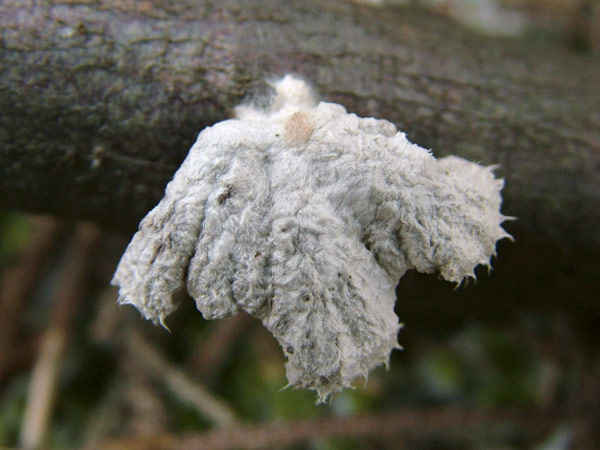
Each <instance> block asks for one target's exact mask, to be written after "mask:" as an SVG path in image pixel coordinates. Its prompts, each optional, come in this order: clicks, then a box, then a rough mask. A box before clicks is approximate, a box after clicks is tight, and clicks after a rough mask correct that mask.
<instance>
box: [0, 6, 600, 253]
mask: <svg viewBox="0 0 600 450" xmlns="http://www.w3.org/2000/svg"><path fill="white" fill-rule="evenodd" d="M0 26H1V28H2V34H1V40H0V143H1V144H0V207H3V208H18V209H22V210H28V211H36V212H50V213H54V214H59V215H62V216H70V217H76V218H92V219H95V220H98V221H100V222H103V223H105V224H108V225H110V226H112V227H113V228H120V229H124V230H131V229H133V227H135V225H136V224H137V222H138V221H139V219H140V218H141V217H142V216H143V215H144V214H145V213H146V212H147V211H148V210H149V209H151V208H152V207H153V206H154V205H155V204H156V203H157V201H158V200H159V199H160V198H161V197H162V194H163V189H164V186H165V184H166V182H167V181H168V180H169V179H170V178H171V176H172V174H173V173H174V171H175V170H176V169H177V167H178V166H179V164H180V162H181V161H182V160H183V158H184V157H185V155H186V153H187V150H188V149H189V147H190V146H191V144H192V143H193V141H194V140H195V137H196V135H197V133H198V132H199V131H200V130H202V129H203V128H204V127H205V126H207V125H210V124H212V123H214V122H216V121H220V120H223V119H225V118H227V117H228V116H229V114H230V111H231V108H232V107H233V106H235V105H236V104H238V103H239V102H240V101H241V100H242V99H243V98H244V97H245V96H247V95H248V94H249V93H250V94H251V93H256V92H257V91H260V90H261V89H263V88H264V83H263V82H262V81H261V80H264V79H265V77H268V76H278V75H283V74H285V73H287V72H293V73H296V74H299V75H301V76H303V77H304V78H306V79H307V80H308V81H310V82H311V83H314V85H315V86H316V88H317V90H318V91H319V92H320V93H321V94H322V97H323V98H324V99H325V100H329V101H335V102H338V103H341V104H343V105H345V106H346V108H347V109H348V110H349V111H352V112H356V113H357V114H359V115H362V116H374V117H380V118H386V119H388V120H390V121H392V122H394V123H395V124H396V125H397V126H398V128H399V129H401V130H404V131H406V133H407V135H408V138H409V139H410V140H411V141H413V142H415V143H418V144H419V145H421V146H425V147H428V148H431V149H432V150H433V152H434V153H435V154H436V156H444V155H447V154H457V155H460V156H464V157H466V158H469V159H471V160H477V161H480V162H483V163H485V164H500V165H501V168H500V169H499V173H500V174H501V175H503V176H504V177H505V178H506V188H505V190H504V198H505V205H504V207H503V212H505V214H509V215H514V216H517V217H518V218H519V220H518V222H516V223H514V224H511V227H510V228H511V231H513V232H517V233H523V232H524V233H527V234H528V235H532V236H538V237H541V238H543V239H551V240H553V241H555V242H560V243H561V245H564V246H572V245H582V244H583V245H584V246H586V247H588V248H591V249H596V250H597V249H600V227H599V226H598V225H599V224H600V220H599V219H600V131H599V130H600V62H599V61H598V60H597V59H593V56H592V55H583V54H573V53H570V52H569V51H568V50H567V49H561V48H553V47H549V46H544V45H542V44H536V43H532V42H526V41H522V40H508V39H498V38H491V37H485V36H482V35H477V34H474V33H472V32H468V31H464V30H462V29H461V28H460V27H458V26H456V25H454V24H453V23H451V22H449V21H447V20H446V19H444V18H441V17H439V16H436V15H433V14H431V13H427V12H425V11H421V10H416V9H411V8H385V9H380V8H375V7H371V6H367V5H356V4H352V3H350V2H346V1H329V2H317V1H314V2H310V1H301V2H300V1H297V2H294V1H292V2H283V1H277V0H268V1H258V0H250V1H244V2H240V1H232V0H229V1H222V2H210V1H192V0H178V1H175V2H173V1H171V0H158V1H153V2H127V1H117V0H113V1H110V0H99V1H89V0H87V1H77V2H68V1H60V0H52V1H42V2H39V1H33V0H5V1H3V2H2V3H1V4H0Z"/></svg>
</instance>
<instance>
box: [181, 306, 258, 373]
mask: <svg viewBox="0 0 600 450" xmlns="http://www.w3.org/2000/svg"><path fill="white" fill-rule="evenodd" d="M251 325H252V318H251V317H250V316H249V315H247V314H244V313H239V314H236V315H234V316H232V317H228V318H226V319H223V320H219V321H217V322H215V323H212V324H211V329H210V331H209V334H208V335H207V336H206V337H205V338H204V339H202V341H201V342H200V345H199V346H198V348H197V349H195V350H194V353H193V355H192V356H191V358H190V365H191V367H193V370H194V372H195V373H196V374H197V375H199V376H201V377H202V378H203V379H204V380H210V379H211V378H213V376H214V375H215V374H216V373H217V372H218V371H219V369H220V368H221V366H222V365H223V363H224V361H225V358H226V356H227V354H228V353H229V351H230V350H231V347H232V346H233V345H234V344H235V343H236V341H237V340H238V339H239V338H240V337H241V336H242V334H243V333H244V332H245V331H246V330H247V329H248V328H249V327H250V326H251Z"/></svg>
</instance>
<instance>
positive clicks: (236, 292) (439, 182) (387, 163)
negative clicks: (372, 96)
mask: <svg viewBox="0 0 600 450" xmlns="http://www.w3.org/2000/svg"><path fill="white" fill-rule="evenodd" d="M273 87H274V89H275V93H276V94H275V97H274V100H273V102H272V103H271V105H270V106H269V107H268V108H266V109H259V108H256V107H253V106H248V105H242V106H239V107H238V108H236V119H232V120H226V121H223V122H220V123H217V124H216V125H214V126H212V127H209V128H207V129H205V130H204V131H202V132H201V133H200V135H199V136H198V140H197V141H196V143H195V144H194V145H193V146H192V148H191V150H190V152H189V154H188V156H187V158H186V160H185V161H184V163H183V164H182V166H181V167H180V168H179V170H178V171H177V173H176V174H175V176H174V178H173V180H172V181H171V182H170V183H169V185H168V186H167V188H166V192H165V196H164V198H163V199H162V200H161V201H160V203H159V204H158V205H157V206H156V207H155V208H154V209H153V210H152V211H150V212H149V213H148V215H147V216H146V217H145V218H144V219H143V220H142V222H141V223H140V227H139V231H138V232H137V233H136V235H135V236H134V237H133V239H132V241H131V243H130V244H129V246H128V248H127V250H126V251H125V253H124V255H123V257H122V259H121V262H120V263H119V266H118V268H117V270H116V273H115V275H114V278H113V280H112V284H114V285H118V286H120V292H119V295H120V303H122V304H132V305H134V306H136V307H137V308H138V309H139V310H140V311H141V312H142V314H143V315H144V316H145V317H146V318H147V319H150V320H153V321H154V322H155V323H156V322H159V323H161V324H164V319H165V317H166V316H167V315H169V314H170V313H171V312H173V310H175V308H176V304H175V302H174V300H173V294H175V293H176V292H177V291H179V290H181V289H182V288H183V287H184V285H185V287H186V288H187V291H188V292H189V294H190V295H191V296H192V297H193V298H194V299H195V301H196V304H197V307H198V309H199V310H200V311H201V312H202V314H203V316H204V317H205V318H206V319H218V318H223V317H226V316H229V315H231V314H235V313H236V312H238V311H240V310H243V311H246V312H248V313H250V314H252V315H254V316H256V317H258V318H260V319H261V320H262V322H263V324H264V325H265V326H266V327H267V328H268V329H269V331H271V333H273V335H274V336H275V338H277V340H278V341H279V344H280V345H281V347H282V349H283V352H284V354H285V356H286V357H287V359H288V362H287V363H286V369H287V377H288V380H289V383H290V385H293V386H302V387H305V388H309V389H313V390H316V391H317V393H318V398H319V400H321V401H324V400H326V399H327V398H328V397H329V396H330V395H331V394H335V393H337V392H339V391H340V390H342V388H343V387H347V386H350V384H351V383H352V381H353V380H354V379H355V378H357V377H359V376H364V377H366V376H367V374H368V373H369V371H370V370H372V369H373V368H374V367H376V366H377V365H379V364H381V363H385V364H387V363H388V361H389V356H390V353H391V350H392V349H394V348H397V347H398V344H397V333H398V330H399V329H400V324H399V322H398V318H397V316H396V315H395V313H394V303H395V301H396V295H395V286H396V284H397V282H398V280H399V278H400V277H402V275H403V274H404V273H405V272H406V271H407V270H409V269H416V270H418V271H420V272H427V273H430V272H434V271H439V272H440V274H441V275H442V277H444V278H445V279H446V280H448V281H452V282H456V283H460V282H461V281H462V280H463V279H464V278H465V277H474V276H475V275H474V268H475V267H476V266H477V265H479V264H483V265H489V263H490V257H491V256H492V255H493V254H494V252H495V246H496V241H498V240H499V239H502V238H504V237H509V235H508V234H507V233H506V232H505V231H504V230H503V229H502V227H501V225H500V224H501V223H502V222H503V221H504V220H505V219H507V217H505V216H503V215H502V214H501V213H500V204H501V201H502V200H501V196H500V191H501V189H502V186H503V181H502V180H499V179H496V178H495V177H494V175H493V173H492V168H486V167H482V166H480V165H478V164H475V163H471V162H468V161H466V160H464V159H462V158H458V157H455V156H449V157H446V158H441V159H436V158H434V157H433V156H432V155H431V153H430V152H429V151H428V150H426V149H424V148H421V147H419V146H417V145H415V144H412V143H410V142H409V141H408V140H407V139H406V137H405V134H404V133H402V132H398V131H397V129H396V127H395V126H394V125H393V124H392V123H390V122H388V121H386V120H378V119H373V118H360V117H358V116H356V115H355V114H349V113H347V112H346V110H345V109H344V107H343V106H341V105H338V104H334V103H326V102H320V103H318V102H317V101H316V99H315V96H314V94H313V93H312V90H311V89H310V87H309V85H308V84H306V83H305V82H304V81H302V80H300V79H298V78H295V77H292V76H290V75H287V76H285V77H284V78H283V79H281V80H279V81H277V82H275V83H274V85H273ZM186 274H187V275H186Z"/></svg>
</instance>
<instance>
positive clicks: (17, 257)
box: [0, 0, 600, 450]
mask: <svg viewBox="0 0 600 450" xmlns="http://www.w3.org/2000/svg"><path fill="white" fill-rule="evenodd" d="M366 2H367V1H366V0H364V1H363V3H366ZM393 2H394V1H393V0H390V1H389V2H386V1H385V0H382V1H370V2H368V3H375V4H383V3H393ZM396 3H398V1H396ZM400 3H414V4H420V5H421V6H423V7H427V8H431V10H432V13H435V14H446V15H448V16H449V17H451V18H452V19H453V20H456V21H458V22H460V23H462V24H463V25H464V26H467V27H469V28H472V29H475V30H477V32H481V33H490V34H496V35H497V34H501V35H503V36H520V37H523V36H524V37H525V38H526V39H531V40H547V41H550V42H553V43H556V44H558V45H562V46H565V47H567V48H570V49H571V50H572V51H574V52H587V53H597V52H598V50H599V49H600V7H599V6H598V3H597V2H595V1H592V0H589V1H585V0H497V1H493V0H481V1H475V0H462V1H461V0H421V1H418V0H413V1H412V2H411V1H409V0H406V1H404V2H400ZM507 228H509V231H510V224H509V225H508V227H507ZM129 238H130V236H125V235H118V234H115V233H111V232H108V231H106V230H102V229H100V228H99V227H97V226H96V225H94V224H91V223H72V222H66V221H63V220H61V219H59V218H55V217H48V216H31V215H26V214H22V213H19V212H13V211H2V212H0V270H1V274H2V275H1V284H0V446H3V447H2V448H37V447H40V446H41V447H43V448H48V449H63V448H84V449H96V448H121V449H136V448H140V449H141V448H164V449H175V448H178V449H179V448H181V449H187V448H189V449H192V448H194V449H199V448H211V449H219V448H221V449H225V448H290V449H315V450H342V449H357V448H361V449H382V448H383V449H385V448H390V449H396V448H410V449H413V448H414V449H464V448H469V449H513V448H514V449H521V448H535V449H539V450H560V449H568V448H582V449H593V448H600V447H599V446H598V443H599V442H600V432H599V430H600V419H599V418H600V377H599V374H600V370H599V369H600V362H599V361H600V359H599V352H598V343H597V335H598V331H597V330H598V325H600V319H599V317H598V310H597V306H595V304H596V303H597V300H598V298H597V297H596V298H593V295H591V294H590V292H596V293H597V292H598V289H597V288H598V287H599V286H598V284H599V283H598V273H597V271H596V268H597V267H598V261H597V260H596V259H595V256H594V255H590V256H589V258H590V261H581V259H580V258H581V255H582V254H581V253H578V254H577V256H573V255H569V254H564V253H561V252H562V250H559V249H557V250H556V253H555V254H556V259H554V260H552V261H548V260H547V254H548V253H549V249H548V248H547V247H546V246H545V243H536V242H535V240H532V239H530V237H528V239H527V241H526V243H525V244H522V243H520V241H519V236H517V242H516V243H511V242H508V241H503V242H501V244H500V245H499V247H498V255H499V256H498V258H497V259H496V260H495V261H494V267H495V268H496V269H495V270H494V271H493V272H492V273H491V275H488V274H487V272H486V271H478V282H477V283H471V284H468V285H467V286H463V287H461V288H460V289H458V290H457V291H454V290H453V288H454V286H453V285H451V284H449V283H445V282H442V281H440V280H438V279H437V277H436V276H435V275H432V276H427V275H420V274H416V273H412V272H411V273H409V274H407V275H406V276H405V277H404V278H403V279H402V280H401V283H400V285H399V287H398V302H397V305H396V312H397V315H398V316H399V317H400V320H401V321H403V322H405V323H406V327H405V329H404V330H402V331H401V333H400V335H399V341H400V343H401V344H402V345H403V346H404V349H405V350H403V351H395V352H394V353H393V354H392V358H391V363H390V366H389V368H387V369H386V368H384V367H380V368H378V369H377V370H375V371H373V372H372V373H371V375H370V376H369V379H368V381H367V380H358V381H357V382H356V384H355V386H356V388H355V389H353V390H346V391H344V392H343V393H342V394H341V395H340V396H338V397H337V398H335V399H333V400H332V401H331V402H330V403H328V404H321V405H315V400H316V396H315V394H314V393H313V392H309V391H304V390H293V389H290V388H288V389H283V390H282V388H283V387H284V386H286V384H287V381H286V378H285V368H284V363H285V360H284V357H283V354H282V352H281V349H280V348H279V346H278V344H277V343H276V341H275V339H274V338H273V337H272V336H271V335H270V334H269V333H268V332H267V331H266V330H265V329H264V328H263V327H262V325H261V324H260V322H259V321H258V320H256V319H254V318H252V317H250V316H247V315H242V314H241V315H238V316H236V317H231V318H228V319H225V320H220V321H212V322H208V321H205V320H203V318H202V316H201V315H200V314H199V313H197V312H196V310H195V307H194V303H193V301H192V300H191V299H189V298H187V297H182V298H181V307H180V308H179V310H178V311H177V312H176V313H175V314H174V315H173V316H171V317H170V318H169V320H168V326H169V327H170V329H171V330H173V331H172V333H168V332H167V331H165V330H164V329H162V328H160V327H154V326H153V325H152V324H151V323H149V322H146V321H144V320H143V318H142V317H141V316H140V315H139V313H138V312H137V311H136V310H135V309H134V308H133V307H129V306H123V307H119V306H118V305H117V304H116V299H117V293H116V290H115V289H114V288H112V287H109V282H110V278H111V276H112V273H113V271H114V269H115V267H116V264H117V262H118V260H119V258H120V255H121V254H122V252H123V250H124V248H125V246H126V244H127V242H128V241H129ZM520 245H525V246H526V248H525V249H524V248H523V247H522V246H521V247H518V246H520ZM516 247H518V251H517V250H516V249H515V248H516ZM542 247H543V248H542ZM524 258H527V261H524ZM574 258H578V259H577V261H575V260H574ZM514 264H516V265H518V266H519V267H521V268H522V270H521V272H519V273H515V271H512V270H511V267H512V265H514ZM575 265H577V267H578V269H577V270H575V269H573V267H574V266H575ZM581 267H589V271H586V270H581ZM545 270H547V272H545ZM545 273H549V274H551V277H548V276H546V275H545ZM504 286H506V287H505V288H504ZM557 286H559V287H557ZM565 286H567V289H565ZM515 287H517V288H515ZM503 289H505V290H503ZM565 293H566V294H565ZM492 294H493V296H494V299H495V301H494V302H493V304H489V303H487V302H486V299H487V298H488V297H489V296H490V295H492ZM565 295H567V296H568V298H565ZM498 299H500V300H498ZM524 299H526V300H524ZM569 302H572V303H571V306H572V307H570V308H565V307H564V305H565V304H568V303H569ZM523 304H524V305H525V306H523V307H521V305H523ZM432 309H434V312H432ZM441 317H443V320H438V319H440V318H441Z"/></svg>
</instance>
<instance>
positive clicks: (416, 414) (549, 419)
mask: <svg viewBox="0 0 600 450" xmlns="http://www.w3.org/2000/svg"><path fill="white" fill-rule="evenodd" d="M560 419H561V418H560V417H559V416H558V415H557V414H555V413H548V412H532V413H530V414H526V413H523V412H514V411H495V412H494V411H469V410H460V409H447V408H446V409H436V410H432V411H416V410H406V411H396V412H392V413H387V414H374V415H369V416H362V417H348V418H338V417H336V418H327V419H318V420H309V421H304V422H295V423H283V424H273V423H271V424H266V425H257V426H248V427H239V428H233V429H230V430H226V431H210V432H207V433H203V434H200V435H193V436H187V437H183V438H182V437H176V436H173V435H163V436H158V437H152V438H149V437H146V438H142V439H126V440H121V441H116V442H112V443H109V444H107V445H106V446H104V447H103V448H108V449H111V450H120V449H122V450H125V449H127V450H130V449H147V448H152V449H155V450H172V449H178V450H187V449H189V450H192V449H193V450H204V449H207V450H208V449H210V450H225V449H234V448H235V449H262V448H283V447H285V446H287V445H291V444H297V443H300V442H305V441H307V440H309V439H319V438H335V437H343V438H358V437H378V438H381V437H388V438H389V437H394V438H395V439H397V440H398V441H400V442H402V441H404V440H405V439H409V438H419V437H421V438H422V437H426V436H431V435H440V434H442V433H443V435H444V436H454V437H456V438H461V437H465V436H468V433H469V432H472V431H482V430H483V431H485V430H488V429H494V428H495V429H499V428H502V427H506V426H507V425H513V426H514V427H515V428H517V429H525V430H527V431H529V432H531V433H536V434H537V433H541V432H546V431H547V430H548V429H549V428H550V427H551V426H552V425H555V424H556V423H557V422H558V421H559V420H560Z"/></svg>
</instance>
